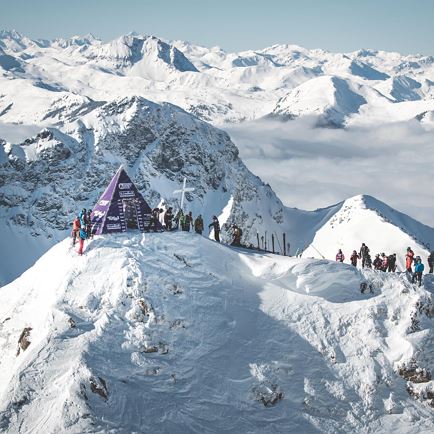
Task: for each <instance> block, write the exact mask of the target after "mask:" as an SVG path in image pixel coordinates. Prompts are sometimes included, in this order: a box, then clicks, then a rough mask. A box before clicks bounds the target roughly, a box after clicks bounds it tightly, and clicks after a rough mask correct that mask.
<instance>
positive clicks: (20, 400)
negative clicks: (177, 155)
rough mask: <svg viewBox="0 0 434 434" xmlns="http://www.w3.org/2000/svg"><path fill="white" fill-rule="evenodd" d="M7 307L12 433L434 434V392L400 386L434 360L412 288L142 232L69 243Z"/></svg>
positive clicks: (7, 419) (401, 280) (4, 418)
mask: <svg viewBox="0 0 434 434" xmlns="http://www.w3.org/2000/svg"><path fill="white" fill-rule="evenodd" d="M362 281H368V282H370V283H371V284H372V285H373V287H374V293H373V294H361V293H360V291H359V285H360V283H361V282H362ZM433 283H434V282H433V280H432V279H429V278H428V279H426V280H425V284H426V287H427V288H430V290H431V291H432V290H433ZM0 296H1V299H2V303H1V305H0V348H1V353H2V358H1V360H0V368H1V369H0V429H1V430H3V431H7V432H45V433H56V432H71V433H72V432H101V433H102V432H148V431H155V430H158V431H159V432H167V433H176V432H182V433H187V432H191V433H193V432H200V433H204V432H206V433H212V432H252V433H256V432H258V433H259V432H264V431H273V432H306V433H313V432H327V433H335V432H391V431H394V432H398V433H404V432H405V433H428V432H432V430H433V429H434V422H433V418H432V411H433V410H432V408H430V404H431V405H434V403H433V401H432V399H426V397H427V394H428V392H429V391H431V392H429V393H431V394H432V393H433V392H434V389H433V382H432V381H424V382H419V383H416V379H415V380H414V381H408V382H406V380H405V379H404V378H402V377H401V376H400V375H399V372H401V375H407V376H408V375H410V374H408V373H409V372H410V373H411V372H413V371H411V369H410V367H411V366H413V367H414V366H418V368H419V369H420V370H421V372H425V371H423V370H422V369H423V368H425V369H429V367H430V366H432V362H433V356H434V354H433V352H432V347H430V346H429V343H430V342H432V339H433V335H432V330H433V328H432V317H431V316H430V315H432V313H433V303H432V295H431V293H430V292H429V291H427V290H426V289H424V288H417V287H414V286H413V285H411V284H409V283H408V282H407V280H406V279H405V277H404V276H400V275H391V274H384V273H375V272H373V271H369V272H365V273H362V272H361V271H359V270H357V269H355V268H353V267H350V266H348V265H344V264H337V263H334V262H329V261H324V260H320V261H318V260H309V259H292V258H287V257H278V256H273V255H259V254H255V253H253V252H242V251H238V250H231V249H229V248H227V247H225V246H222V245H219V244H217V243H214V242H211V241H209V240H207V239H206V238H203V237H200V236H195V235H193V234H185V233H173V234H150V235H141V234H136V235H134V234H130V235H119V236H111V237H106V238H105V237H104V238H103V237H98V238H96V239H95V240H93V241H91V242H90V243H89V245H88V246H87V248H86V252H85V255H84V256H83V257H78V256H77V255H76V254H75V252H73V251H71V250H70V249H69V248H68V242H67V241H64V242H62V243H59V244H58V245H56V246H55V247H53V248H52V249H51V250H50V251H49V252H48V253H47V254H45V255H44V256H43V257H42V258H41V259H40V260H39V261H38V262H37V264H36V265H35V266H34V267H32V268H31V269H30V270H29V271H27V272H26V273H25V274H24V275H23V276H22V277H20V278H19V279H17V280H16V281H15V282H14V283H12V284H10V285H8V286H6V287H3V288H1V289H0ZM25 327H30V328H31V330H30V331H29V336H28V337H27V341H30V344H29V345H28V348H27V349H26V350H23V349H21V350H20V353H19V355H17V341H18V338H19V337H20V334H21V333H22V331H23V329H24V328H25ZM400 368H401V371H400ZM406 373H407V374H406ZM425 377H426V376H425ZM425 380H426V378H425ZM407 389H408V391H411V393H412V394H413V395H415V396H418V398H417V399H414V398H413V396H411V395H410V394H409V392H408V391H407ZM279 397H280V398H281V399H279ZM424 397H425V398H424ZM274 400H275V402H274V405H272V404H271V403H269V402H270V401H274ZM264 403H265V404H266V403H269V404H268V405H267V406H265V405H264Z"/></svg>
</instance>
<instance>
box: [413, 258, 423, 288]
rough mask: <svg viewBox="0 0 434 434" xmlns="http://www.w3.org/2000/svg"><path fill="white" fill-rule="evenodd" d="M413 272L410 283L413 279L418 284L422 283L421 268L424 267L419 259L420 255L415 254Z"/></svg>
mask: <svg viewBox="0 0 434 434" xmlns="http://www.w3.org/2000/svg"><path fill="white" fill-rule="evenodd" d="M414 264H415V265H414V273H413V278H412V280H411V281H412V283H414V282H415V281H416V282H417V283H418V286H421V285H422V274H423V270H424V269H425V267H424V265H423V264H422V260H421V259H420V256H416V258H415V260H414Z"/></svg>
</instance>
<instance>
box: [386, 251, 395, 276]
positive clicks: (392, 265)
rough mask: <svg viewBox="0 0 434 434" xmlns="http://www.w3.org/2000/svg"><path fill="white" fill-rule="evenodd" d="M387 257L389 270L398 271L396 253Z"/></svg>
mask: <svg viewBox="0 0 434 434" xmlns="http://www.w3.org/2000/svg"><path fill="white" fill-rule="evenodd" d="M387 259H388V261H387V262H388V266H387V271H389V273H392V272H394V271H396V253H393V254H392V255H389V257H388V258H387Z"/></svg>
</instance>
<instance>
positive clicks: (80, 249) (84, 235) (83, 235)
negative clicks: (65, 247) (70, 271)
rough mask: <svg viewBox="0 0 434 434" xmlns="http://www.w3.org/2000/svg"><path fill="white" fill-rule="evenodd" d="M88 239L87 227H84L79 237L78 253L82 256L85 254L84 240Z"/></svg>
mask: <svg viewBox="0 0 434 434" xmlns="http://www.w3.org/2000/svg"><path fill="white" fill-rule="evenodd" d="M86 238H87V232H86V227H85V226H82V227H81V229H80V232H79V235H78V243H79V244H78V251H77V253H78V254H79V255H80V256H81V255H82V254H83V248H84V240H85V239H86Z"/></svg>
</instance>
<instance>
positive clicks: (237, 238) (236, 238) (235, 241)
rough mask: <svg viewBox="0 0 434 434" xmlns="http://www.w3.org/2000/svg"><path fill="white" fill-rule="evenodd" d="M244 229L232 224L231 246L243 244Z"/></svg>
mask: <svg viewBox="0 0 434 434" xmlns="http://www.w3.org/2000/svg"><path fill="white" fill-rule="evenodd" d="M241 235H242V231H241V229H240V228H239V227H238V226H237V225H232V243H231V246H241Z"/></svg>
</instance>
